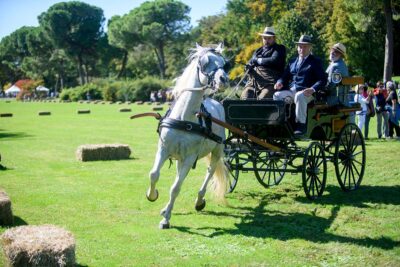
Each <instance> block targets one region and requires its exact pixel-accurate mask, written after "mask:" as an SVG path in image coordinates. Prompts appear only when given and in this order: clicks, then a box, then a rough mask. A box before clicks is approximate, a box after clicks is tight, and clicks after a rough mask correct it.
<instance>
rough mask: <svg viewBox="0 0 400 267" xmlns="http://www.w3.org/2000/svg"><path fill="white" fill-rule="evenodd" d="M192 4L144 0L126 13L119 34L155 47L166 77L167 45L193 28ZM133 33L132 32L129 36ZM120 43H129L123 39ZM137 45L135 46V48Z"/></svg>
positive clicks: (162, 73)
mask: <svg viewBox="0 0 400 267" xmlns="http://www.w3.org/2000/svg"><path fill="white" fill-rule="evenodd" d="M189 11H190V8H189V7H188V6H187V5H185V4H183V3H181V2H179V1H175V0H155V1H151V2H150V1H148V2H144V3H143V4H142V5H140V6H139V7H138V8H135V9H133V10H132V11H131V12H130V13H129V14H128V15H126V16H124V17H123V20H124V22H123V25H122V27H121V31H122V33H121V34H120V35H119V36H117V35H115V37H116V38H130V39H131V40H134V41H135V42H134V43H133V45H135V44H136V43H137V42H139V43H141V44H145V45H147V46H149V47H151V48H152V49H153V51H154V54H155V56H156V58H157V62H158V69H159V72H160V76H161V78H164V77H165V71H166V62H165V48H166V46H168V45H170V44H171V43H173V42H176V41H178V40H179V38H180V36H181V35H182V34H185V33H186V32H188V31H189V30H190V17H189V16H188V13H189ZM129 34H130V35H131V36H129ZM119 42H120V43H128V42H127V41H126V40H122V41H121V40H120V41H119ZM132 49H133V47H131V50H132Z"/></svg>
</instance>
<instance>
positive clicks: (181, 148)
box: [146, 44, 228, 229]
mask: <svg viewBox="0 0 400 267" xmlns="http://www.w3.org/2000/svg"><path fill="white" fill-rule="evenodd" d="M221 52H222V44H220V45H218V47H217V48H215V49H213V48H205V47H201V46H199V45H197V47H196V48H195V49H193V51H192V53H191V55H190V56H189V60H190V63H189V65H188V66H187V67H186V69H185V70H184V72H183V74H182V75H181V76H180V77H179V78H178V80H177V82H176V85H175V87H174V89H173V93H174V95H175V97H176V102H175V104H174V106H173V107H172V109H171V111H170V113H169V114H168V115H167V118H164V119H163V120H162V121H161V123H160V132H159V133H160V138H159V142H158V150H157V154H156V157H155V161H154V165H153V168H152V170H151V171H150V174H149V176H150V188H149V189H148V190H147V193H146V196H147V199H148V200H150V201H155V200H156V199H157V198H158V191H157V189H156V183H157V181H158V179H159V177H160V169H161V167H162V166H163V164H164V162H165V161H166V160H167V159H168V158H173V159H176V160H177V163H176V168H177V173H176V178H175V182H174V183H173V185H172V187H171V190H170V199H169V202H168V203H167V205H166V206H165V208H164V209H162V210H161V215H162V216H163V217H164V218H163V219H162V220H161V222H160V228H161V229H165V228H169V227H170V223H169V221H170V219H171V212H172V209H173V207H174V203H175V200H176V198H177V196H178V194H179V191H180V189H181V186H182V183H183V181H184V180H185V178H186V176H187V174H188V173H189V170H190V168H191V167H192V166H193V165H194V164H195V163H196V161H197V159H200V158H203V157H205V156H209V157H208V159H209V166H208V168H207V174H206V177H205V180H204V182H203V184H202V186H201V188H200V190H199V192H198V196H197V199H196V202H195V208H196V210H198V211H200V210H202V209H203V208H204V207H205V205H206V202H205V199H204V195H205V193H206V189H207V185H208V183H209V181H210V180H211V178H212V177H214V186H213V189H214V191H215V194H216V196H217V197H223V195H224V194H225V192H226V185H227V172H226V168H225V165H224V162H223V155H224V153H223V145H222V144H221V142H219V143H218V142H216V141H214V140H212V139H210V138H208V137H207V136H204V135H201V134H198V133H194V132H192V131H191V130H192V128H196V126H197V125H196V124H199V118H198V117H197V116H196V113H197V112H199V111H200V108H201V104H202V103H203V105H204V106H205V108H206V110H207V111H208V112H209V113H211V116H213V117H215V118H218V119H219V120H222V121H225V113H224V109H223V107H222V105H221V104H220V103H219V102H217V101H215V100H213V99H210V98H204V96H205V91H206V90H208V89H209V88H211V89H212V90H214V91H217V90H218V89H220V88H221V87H222V86H224V85H225V84H226V83H227V82H228V77H227V74H226V72H225V71H224V69H223V66H224V65H225V60H224V58H223V57H222V55H221ZM167 121H168V122H167ZM171 122H173V123H171ZM198 126H200V125H198ZM200 128H201V127H200ZM203 129H204V128H203ZM211 129H212V134H214V136H217V137H220V138H221V140H222V141H224V140H225V130H224V128H222V127H221V126H219V125H216V124H212V127H211Z"/></svg>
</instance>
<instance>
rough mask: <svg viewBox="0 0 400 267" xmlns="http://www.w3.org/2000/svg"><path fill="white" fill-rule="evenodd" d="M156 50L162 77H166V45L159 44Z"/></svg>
mask: <svg viewBox="0 0 400 267" xmlns="http://www.w3.org/2000/svg"><path fill="white" fill-rule="evenodd" d="M154 51H155V53H156V56H157V60H158V69H159V70H160V77H161V79H164V78H165V56H164V45H163V44H162V43H160V44H158V46H157V47H156V48H154Z"/></svg>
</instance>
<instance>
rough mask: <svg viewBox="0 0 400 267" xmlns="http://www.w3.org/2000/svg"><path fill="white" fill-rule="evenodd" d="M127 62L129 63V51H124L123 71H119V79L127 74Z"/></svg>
mask: <svg viewBox="0 0 400 267" xmlns="http://www.w3.org/2000/svg"><path fill="white" fill-rule="evenodd" d="M127 62H128V51H124V57H123V58H122V66H121V70H120V71H119V73H118V76H117V78H121V77H122V75H124V74H125V69H126V63H127Z"/></svg>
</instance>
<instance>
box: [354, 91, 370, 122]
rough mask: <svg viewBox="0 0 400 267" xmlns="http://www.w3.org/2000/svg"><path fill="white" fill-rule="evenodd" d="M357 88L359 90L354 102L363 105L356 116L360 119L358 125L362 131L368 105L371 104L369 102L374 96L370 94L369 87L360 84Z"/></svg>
mask: <svg viewBox="0 0 400 267" xmlns="http://www.w3.org/2000/svg"><path fill="white" fill-rule="evenodd" d="M357 87H358V88H357V93H356V95H355V96H354V102H356V103H360V105H361V110H360V111H357V112H356V115H357V119H358V123H357V125H358V128H360V130H362V129H363V127H364V125H365V118H366V115H367V110H368V107H367V105H368V104H369V101H370V99H371V98H372V95H373V94H372V93H371V94H368V87H367V86H365V85H364V84H359V85H358V86H357Z"/></svg>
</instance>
